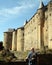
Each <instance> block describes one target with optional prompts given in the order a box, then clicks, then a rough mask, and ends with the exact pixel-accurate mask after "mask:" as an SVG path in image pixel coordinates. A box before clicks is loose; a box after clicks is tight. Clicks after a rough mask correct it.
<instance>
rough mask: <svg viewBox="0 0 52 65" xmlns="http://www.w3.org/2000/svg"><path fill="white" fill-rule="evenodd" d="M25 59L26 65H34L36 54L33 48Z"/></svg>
mask: <svg viewBox="0 0 52 65" xmlns="http://www.w3.org/2000/svg"><path fill="white" fill-rule="evenodd" d="M26 59H27V60H28V65H36V52H35V50H34V48H32V49H31V50H30V52H29V53H28V56H27V58H26Z"/></svg>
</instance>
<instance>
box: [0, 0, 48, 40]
mask: <svg viewBox="0 0 52 65" xmlns="http://www.w3.org/2000/svg"><path fill="white" fill-rule="evenodd" d="M42 1H43V3H44V5H46V4H47V3H48V2H49V0H42ZM39 4H40V0H0V41H3V32H5V31H7V30H8V28H15V29H16V28H18V27H21V26H23V24H24V22H25V21H26V19H27V20H29V19H30V18H31V17H32V16H33V14H35V12H36V11H37V9H38V7H39Z"/></svg>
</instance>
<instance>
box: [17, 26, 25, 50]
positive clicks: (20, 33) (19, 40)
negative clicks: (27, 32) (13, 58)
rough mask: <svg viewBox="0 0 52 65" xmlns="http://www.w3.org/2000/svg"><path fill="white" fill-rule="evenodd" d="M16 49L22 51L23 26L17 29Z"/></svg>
mask: <svg viewBox="0 0 52 65" xmlns="http://www.w3.org/2000/svg"><path fill="white" fill-rule="evenodd" d="M17 51H24V28H23V27H20V28H18V29H17Z"/></svg>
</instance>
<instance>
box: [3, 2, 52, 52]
mask: <svg viewBox="0 0 52 65" xmlns="http://www.w3.org/2000/svg"><path fill="white" fill-rule="evenodd" d="M3 45H4V47H5V48H8V49H12V50H13V51H26V50H30V49H31V47H34V48H35V49H39V50H41V49H44V47H45V48H48V49H52V1H50V2H49V3H48V4H47V5H46V6H44V4H43V2H40V6H39V9H38V10H37V12H36V13H35V14H34V15H33V16H32V18H31V19H30V20H29V21H26V22H25V24H24V26H23V27H20V28H17V29H16V30H13V31H12V32H9V31H8V32H4V44H3Z"/></svg>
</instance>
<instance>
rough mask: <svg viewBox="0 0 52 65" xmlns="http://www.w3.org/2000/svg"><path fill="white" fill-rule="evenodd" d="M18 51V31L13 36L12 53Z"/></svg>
mask: <svg viewBox="0 0 52 65" xmlns="http://www.w3.org/2000/svg"><path fill="white" fill-rule="evenodd" d="M16 49H17V31H16V30H14V31H13V35H12V51H16Z"/></svg>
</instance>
